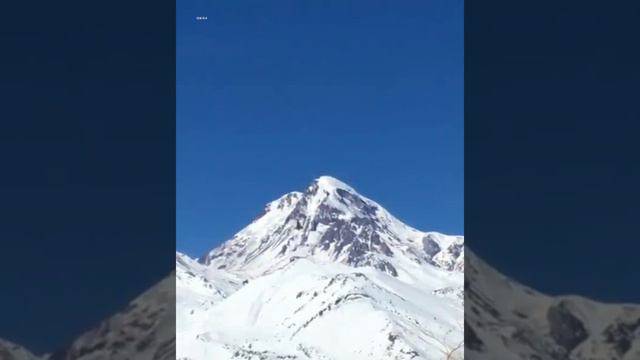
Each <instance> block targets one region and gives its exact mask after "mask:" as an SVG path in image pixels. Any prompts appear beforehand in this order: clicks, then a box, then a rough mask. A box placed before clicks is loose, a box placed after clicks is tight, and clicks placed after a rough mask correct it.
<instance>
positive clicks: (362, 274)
mask: <svg viewBox="0 0 640 360" xmlns="http://www.w3.org/2000/svg"><path fill="white" fill-rule="evenodd" d="M463 242H464V239H463V237H461V236H446V235H443V234H439V233H425V232H421V231H418V230H416V229H413V228H411V227H409V226H407V225H405V224H403V223H402V222H400V221H399V220H398V219H396V218H395V217H393V216H392V215H391V214H389V213H388V212H387V211H386V210H385V209H384V208H382V207H381V206H380V205H379V204H377V203H376V202H374V201H372V200H370V199H368V198H365V197H363V196H361V195H360V194H358V193H357V192H356V191H355V190H354V189H353V188H352V187H350V186H348V185H346V184H344V183H342V182H340V181H339V180H337V179H334V178H331V177H328V176H323V177H320V178H318V179H316V180H315V181H314V182H313V183H312V184H311V185H310V186H309V187H308V188H307V189H306V190H305V191H304V192H292V193H289V194H286V195H284V196H282V197H281V198H279V199H277V200H275V201H273V202H271V203H269V204H267V206H266V207H265V210H264V212H263V214H262V215H261V216H259V217H258V218H257V219H256V220H254V221H253V222H252V223H251V224H250V225H249V226H247V227H246V228H244V229H243V230H241V231H240V232H239V233H238V234H237V235H235V236H234V237H233V238H232V239H230V240H229V241H227V242H225V243H224V244H222V245H221V246H220V247H218V248H216V249H214V250H212V251H211V252H209V253H208V254H206V255H205V256H204V257H202V258H201V259H199V261H198V262H196V261H195V260H193V259H189V258H188V257H186V256H185V255H183V254H178V255H177V268H178V271H177V274H178V275H177V276H178V280H177V281H178V284H177V289H178V290H177V292H178V295H177V299H178V302H177V305H176V306H177V335H176V341H177V350H176V351H177V356H178V358H179V359H191V360H200V359H264V360H266V359H336V360H338V359H345V360H347V359H348V360H358V359H443V358H446V357H447V354H451V356H452V357H451V358H452V359H454V358H462V356H463V302H462V297H463V296H462V287H463V273H462V270H463V268H464V265H463V258H464V249H463Z"/></svg>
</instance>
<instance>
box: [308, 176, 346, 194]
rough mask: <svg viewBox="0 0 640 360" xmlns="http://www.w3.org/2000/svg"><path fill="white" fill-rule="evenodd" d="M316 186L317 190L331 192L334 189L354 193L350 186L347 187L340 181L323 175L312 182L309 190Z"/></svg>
mask: <svg viewBox="0 0 640 360" xmlns="http://www.w3.org/2000/svg"><path fill="white" fill-rule="evenodd" d="M314 186H317V187H318V188H319V189H322V190H326V191H332V190H336V189H341V190H346V191H349V192H356V191H355V190H354V189H353V188H352V187H351V186H349V185H347V184H346V183H344V182H343V181H340V180H338V179H336V178H334V177H332V176H328V175H323V176H320V177H319V178H317V179H315V180H314V181H313V184H311V186H310V189H311V188H313V187H314Z"/></svg>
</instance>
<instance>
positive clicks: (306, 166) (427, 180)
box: [176, 0, 464, 256]
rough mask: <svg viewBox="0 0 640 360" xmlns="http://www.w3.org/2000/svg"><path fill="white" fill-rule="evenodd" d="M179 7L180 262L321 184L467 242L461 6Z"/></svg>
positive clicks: (449, 2)
mask: <svg viewBox="0 0 640 360" xmlns="http://www.w3.org/2000/svg"><path fill="white" fill-rule="evenodd" d="M177 6H178V9H177V14H178V18H177V30H178V32H177V40H176V42H177V175H176V180H177V195H176V196H177V248H178V250H179V251H184V252H186V253H188V254H190V255H193V256H199V255H202V254H203V253H204V252H205V251H207V250H209V249H211V248H213V247H215V246H216V245H217V244H219V243H220V242H221V241H224V240H226V239H228V238H230V237H231V236H232V235H233V234H234V233H235V232H237V231H238V230H240V229H241V228H242V227H244V226H245V225H247V224H248V223H249V222H251V221H252V220H253V219H254V218H255V216H256V215H258V214H259V213H260V211H261V210H262V208H263V206H264V204H265V203H267V202H268V201H271V200H273V199H275V198H277V197H279V196H280V195H282V194H284V193H286V192H290V191H294V190H303V189H304V188H305V187H306V186H307V185H309V184H310V183H311V181H312V180H313V179H314V178H316V177H318V176H321V175H332V176H335V177H337V178H339V179H341V180H343V181H344V182H346V183H348V184H350V185H352V186H353V187H355V188H356V189H357V190H358V191H359V192H360V193H362V194H363V195H365V196H368V197H370V198H372V199H374V200H376V201H378V202H379V203H381V204H382V205H383V206H384V207H386V208H387V209H388V210H389V211H390V212H391V213H393V214H394V215H396V216H397V217H398V218H400V219H401V220H403V221H405V222H406V223H408V224H409V225H412V226H415V227H417V228H419V229H422V230H434V231H441V232H445V233H452V234H462V233H463V224H464V218H463V198H464V193H463V177H464V168H463V165H464V164H463V162H464V159H463V142H464V126H463V125H464V124H463V60H464V59H463V55H464V53H463V1H461V0H434V1H403V2H389V1H385V2H377V1H349V2H344V1H328V2H325V1H323V2H313V5H312V4H311V3H310V2H299V1H278V2H249V1H224V2H212V1H204V0H195V1H189V2H186V1H179V2H178V3H177ZM196 16H206V17H207V20H205V21H196V19H195V17H196Z"/></svg>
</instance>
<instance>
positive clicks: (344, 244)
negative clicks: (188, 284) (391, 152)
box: [201, 176, 463, 276]
mask: <svg viewBox="0 0 640 360" xmlns="http://www.w3.org/2000/svg"><path fill="white" fill-rule="evenodd" d="M462 242H463V241H462V240H461V239H457V238H455V239H454V238H453V237H448V236H444V235H442V236H439V237H438V236H433V235H430V233H425V232H421V231H418V230H416V229H413V228H411V227H409V226H407V225H405V224H404V223H402V222H401V221H399V220H398V219H396V218H395V217H393V216H392V215H391V214H389V213H388V212H387V211H386V210H385V209H383V208H382V207H381V206H380V205H379V204H377V203H376V202H374V201H373V200H370V199H368V198H366V197H364V196H362V195H360V194H359V193H358V192H356V191H355V190H354V189H353V188H352V187H351V186H349V185H347V184H345V183H344V182H342V181H340V180H338V179H336V178H334V177H331V176H321V177H319V178H317V179H315V180H314V181H313V183H312V184H311V185H310V186H309V188H308V189H306V191H305V192H304V193H299V192H293V193H289V194H286V195H284V196H282V197H280V198H279V199H277V200H276V201H273V202H271V203H270V205H269V206H267V209H265V212H264V213H263V214H262V215H261V216H259V217H258V218H257V219H255V220H254V221H253V222H252V223H251V224H250V225H249V226H247V227H246V228H244V229H243V230H241V231H240V232H239V233H237V234H236V235H235V236H234V237H233V238H232V239H230V240H229V241H227V242H225V243H223V244H222V245H221V246H219V247H218V248H216V249H213V250H212V251H210V252H209V253H208V254H207V255H205V256H204V257H203V258H202V259H201V262H203V263H204V264H205V265H208V266H212V267H215V268H219V269H236V270H238V269H242V271H245V272H246V271H251V272H252V273H254V274H255V275H261V274H264V273H265V272H266V271H270V270H271V269H275V268H279V267H281V266H284V265H286V264H288V263H289V262H290V261H292V259H297V258H302V257H309V258H314V259H316V260H317V261H321V262H326V261H330V262H339V263H342V264H346V265H350V266H353V267H363V266H366V267H374V268H377V269H379V270H382V271H384V272H387V273H389V274H391V275H393V276H398V275H399V273H398V272H397V271H396V265H401V264H402V263H412V264H425V263H428V264H431V265H434V266H437V267H440V268H443V269H447V270H453V269H454V268H455V264H457V262H456V261H458V260H460V261H461V256H460V255H461V254H462V250H461V249H462Z"/></svg>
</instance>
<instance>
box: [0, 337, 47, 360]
mask: <svg viewBox="0 0 640 360" xmlns="http://www.w3.org/2000/svg"><path fill="white" fill-rule="evenodd" d="M39 359H40V358H38V357H37V356H35V355H34V354H32V353H31V352H30V351H29V350H27V349H25V348H24V347H22V346H20V345H17V344H14V343H12V342H10V341H7V340H3V339H0V360H39Z"/></svg>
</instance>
